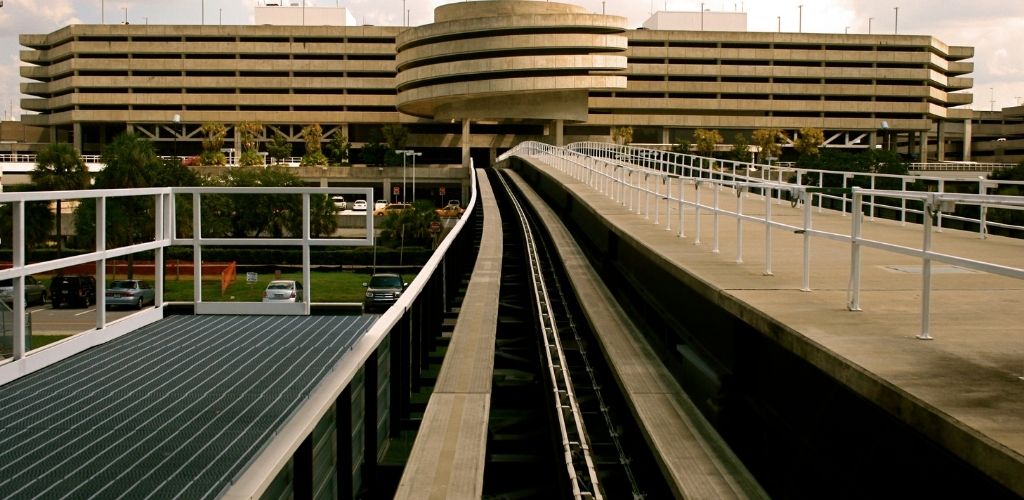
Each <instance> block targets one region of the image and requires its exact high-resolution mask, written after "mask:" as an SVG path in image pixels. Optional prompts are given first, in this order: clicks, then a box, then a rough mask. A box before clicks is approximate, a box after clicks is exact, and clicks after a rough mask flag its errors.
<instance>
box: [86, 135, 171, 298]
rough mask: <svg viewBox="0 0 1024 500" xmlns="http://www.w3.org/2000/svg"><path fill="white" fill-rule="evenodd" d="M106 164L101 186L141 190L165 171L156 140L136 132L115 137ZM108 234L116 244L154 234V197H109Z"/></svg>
mask: <svg viewBox="0 0 1024 500" xmlns="http://www.w3.org/2000/svg"><path fill="white" fill-rule="evenodd" d="M100 161H102V162H103V163H104V164H105V165H106V166H105V167H103V170H102V171H101V172H100V173H99V174H98V175H97V176H96V187H97V188H100V189H138V188H147V187H152V186H153V185H154V183H155V182H156V180H157V176H158V174H159V173H160V172H161V171H162V170H163V161H162V160H160V157H158V156H157V155H156V152H155V151H154V149H153V143H152V142H150V141H148V140H145V139H142V138H140V137H139V136H137V135H135V134H133V133H130V132H129V133H124V134H121V135H119V136H117V137H115V138H114V140H113V141H111V143H110V144H108V145H107V148H106V149H105V150H104V151H103V156H101V157H100ZM107 206H108V207H109V208H108V211H107V221H108V223H109V224H108V229H107V236H108V238H109V239H110V241H111V242H112V243H114V244H115V245H131V244H133V243H137V242H138V241H140V240H142V235H143V234H153V231H154V226H153V213H154V210H155V207H154V200H153V198H152V197H137V196H132V197H127V198H111V199H109V200H107ZM133 271H134V254H128V279H132V277H133V274H134V272H133Z"/></svg>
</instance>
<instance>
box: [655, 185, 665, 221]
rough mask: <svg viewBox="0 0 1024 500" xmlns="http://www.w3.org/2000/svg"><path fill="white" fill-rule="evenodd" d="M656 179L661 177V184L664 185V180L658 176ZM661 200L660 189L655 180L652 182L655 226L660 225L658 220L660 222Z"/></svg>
mask: <svg viewBox="0 0 1024 500" xmlns="http://www.w3.org/2000/svg"><path fill="white" fill-rule="evenodd" d="M658 177H661V184H664V183H665V178H664V177H662V176H660V175H659V176H658ZM661 198H662V196H661V187H660V185H659V184H658V181H657V180H655V181H654V223H655V224H660V223H661V222H660V220H661Z"/></svg>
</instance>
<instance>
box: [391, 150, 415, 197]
mask: <svg viewBox="0 0 1024 500" xmlns="http://www.w3.org/2000/svg"><path fill="white" fill-rule="evenodd" d="M409 153H412V151H410V150H408V149H398V150H395V154H399V155H402V203H405V157H406V156H409Z"/></svg>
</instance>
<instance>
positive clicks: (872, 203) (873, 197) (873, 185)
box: [870, 175, 875, 220]
mask: <svg viewBox="0 0 1024 500" xmlns="http://www.w3.org/2000/svg"><path fill="white" fill-rule="evenodd" d="M874 189H875V176H873V175H872V176H871V190H872V191H873V190H874ZM870 213H871V220H875V195H871V205H870Z"/></svg>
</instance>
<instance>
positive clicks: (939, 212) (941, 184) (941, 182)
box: [935, 179, 946, 233]
mask: <svg viewBox="0 0 1024 500" xmlns="http://www.w3.org/2000/svg"><path fill="white" fill-rule="evenodd" d="M945 192H946V180H945V179H939V193H945ZM936 203H937V202H936ZM935 212H936V214H937V215H936V219H937V222H938V228H937V231H938V232H940V233H941V232H942V210H936V211H935Z"/></svg>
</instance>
